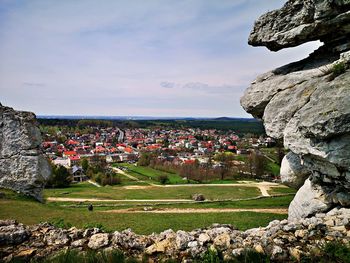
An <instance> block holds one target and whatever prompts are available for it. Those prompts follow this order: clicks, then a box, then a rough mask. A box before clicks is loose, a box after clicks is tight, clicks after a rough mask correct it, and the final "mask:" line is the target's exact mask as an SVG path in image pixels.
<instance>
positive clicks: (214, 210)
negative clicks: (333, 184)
mask: <svg viewBox="0 0 350 263" xmlns="http://www.w3.org/2000/svg"><path fill="white" fill-rule="evenodd" d="M238 212H256V213H272V214H288V209H287V208H251V209H250V208H246V209H245V208H205V209H204V208H185V209H181V208H164V209H150V210H147V209H144V210H140V209H134V208H129V209H117V210H105V211H99V213H113V214H137V213H148V214H194V213H198V214H199V213H201V214H202V213H238Z"/></svg>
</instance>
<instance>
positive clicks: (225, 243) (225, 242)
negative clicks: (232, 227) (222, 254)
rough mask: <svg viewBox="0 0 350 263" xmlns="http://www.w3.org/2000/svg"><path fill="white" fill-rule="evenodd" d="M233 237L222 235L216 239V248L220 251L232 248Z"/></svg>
mask: <svg viewBox="0 0 350 263" xmlns="http://www.w3.org/2000/svg"><path fill="white" fill-rule="evenodd" d="M230 242H231V237H230V235H228V234H226V233H225V234H221V235H219V236H217V237H216V238H215V239H214V243H213V244H214V246H215V247H217V248H220V249H227V248H228V247H229V246H230Z"/></svg>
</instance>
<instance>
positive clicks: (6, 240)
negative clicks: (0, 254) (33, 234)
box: [0, 220, 30, 245]
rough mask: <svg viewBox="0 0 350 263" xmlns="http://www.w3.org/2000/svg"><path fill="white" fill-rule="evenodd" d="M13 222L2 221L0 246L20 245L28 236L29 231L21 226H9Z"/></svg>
mask: <svg viewBox="0 0 350 263" xmlns="http://www.w3.org/2000/svg"><path fill="white" fill-rule="evenodd" d="M11 222H15V221H14V220H6V221H2V224H3V225H2V226H1V224H0V245H11V244H12V245H14V244H20V243H22V242H23V241H25V240H27V239H28V238H29V236H30V233H29V231H28V230H27V229H26V228H25V227H24V226H23V225H17V224H9V223H11Z"/></svg>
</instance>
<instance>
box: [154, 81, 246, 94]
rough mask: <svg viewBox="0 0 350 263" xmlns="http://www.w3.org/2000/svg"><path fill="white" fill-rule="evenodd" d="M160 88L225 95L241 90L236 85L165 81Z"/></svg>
mask: <svg viewBox="0 0 350 263" xmlns="http://www.w3.org/2000/svg"><path fill="white" fill-rule="evenodd" d="M160 86H161V87H163V88H166V89H183V90H194V91H200V92H205V93H210V94H223V93H233V92H236V91H237V88H240V87H239V86H236V85H227V84H224V85H209V84H206V83H201V82H189V83H185V84H180V83H174V82H168V81H164V82H161V83H160Z"/></svg>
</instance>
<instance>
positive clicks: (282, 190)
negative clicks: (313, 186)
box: [269, 187, 297, 195]
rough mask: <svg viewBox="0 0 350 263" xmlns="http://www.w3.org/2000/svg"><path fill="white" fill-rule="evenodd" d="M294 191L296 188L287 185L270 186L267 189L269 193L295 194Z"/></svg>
mask: <svg viewBox="0 0 350 263" xmlns="http://www.w3.org/2000/svg"><path fill="white" fill-rule="evenodd" d="M296 192H297V190H296V189H294V188H289V187H272V188H271V190H269V194H270V195H278V194H295V193H296Z"/></svg>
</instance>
